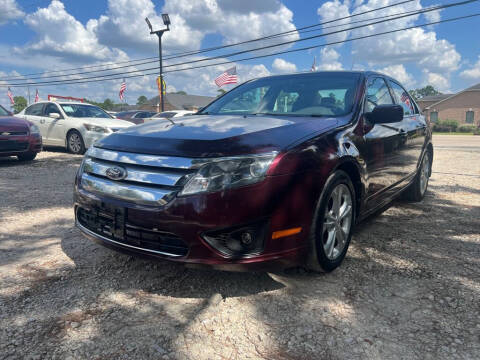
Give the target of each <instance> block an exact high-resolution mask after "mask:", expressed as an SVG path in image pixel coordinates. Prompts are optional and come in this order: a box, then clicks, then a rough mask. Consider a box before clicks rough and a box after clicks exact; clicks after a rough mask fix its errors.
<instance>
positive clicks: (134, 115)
mask: <svg viewBox="0 0 480 360" xmlns="http://www.w3.org/2000/svg"><path fill="white" fill-rule="evenodd" d="M155 114H156V112H154V111H139V110H134V111H122V112H119V113H117V114H116V115H115V117H116V118H118V119H122V120H127V121H130V122H133V123H134V124H137V125H138V124H143V123H144V120H143V119H146V118H150V117H152V116H153V115H155Z"/></svg>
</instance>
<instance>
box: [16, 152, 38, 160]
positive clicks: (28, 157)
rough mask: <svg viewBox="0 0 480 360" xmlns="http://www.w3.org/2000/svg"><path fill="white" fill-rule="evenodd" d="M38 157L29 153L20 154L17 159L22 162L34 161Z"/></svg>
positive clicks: (33, 153) (34, 153)
mask: <svg viewBox="0 0 480 360" xmlns="http://www.w3.org/2000/svg"><path fill="white" fill-rule="evenodd" d="M36 156H37V153H36V152H27V153H24V154H18V155H17V158H18V160H20V161H32V160H33V159H35V157H36Z"/></svg>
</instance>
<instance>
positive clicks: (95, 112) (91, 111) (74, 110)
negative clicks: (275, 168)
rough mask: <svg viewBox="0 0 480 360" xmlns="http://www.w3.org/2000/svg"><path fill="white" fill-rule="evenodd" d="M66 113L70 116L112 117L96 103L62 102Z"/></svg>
mask: <svg viewBox="0 0 480 360" xmlns="http://www.w3.org/2000/svg"><path fill="white" fill-rule="evenodd" d="M60 106H61V107H62V109H63V111H64V112H65V114H67V116H68V117H75V118H107V119H111V118H112V116H110V115H109V114H108V113H106V112H105V111H104V110H102V109H101V108H99V107H98V106H94V105H83V104H60Z"/></svg>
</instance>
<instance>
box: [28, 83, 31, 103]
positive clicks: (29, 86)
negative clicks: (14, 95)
mask: <svg viewBox="0 0 480 360" xmlns="http://www.w3.org/2000/svg"><path fill="white" fill-rule="evenodd" d="M27 90H28V105H30V104H31V102H30V86H28V85H27Z"/></svg>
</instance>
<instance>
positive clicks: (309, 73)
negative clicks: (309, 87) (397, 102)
mask: <svg viewBox="0 0 480 360" xmlns="http://www.w3.org/2000/svg"><path fill="white" fill-rule="evenodd" d="M318 74H357V75H363V76H365V77H366V76H370V75H378V76H384V77H387V78H389V76H388V75H385V74H382V73H379V72H377V71H371V70H330V71H299V72H295V73H289V74H278V75H269V76H262V77H259V78H257V79H264V78H282V77H289V76H294V75H302V76H314V75H318Z"/></svg>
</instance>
